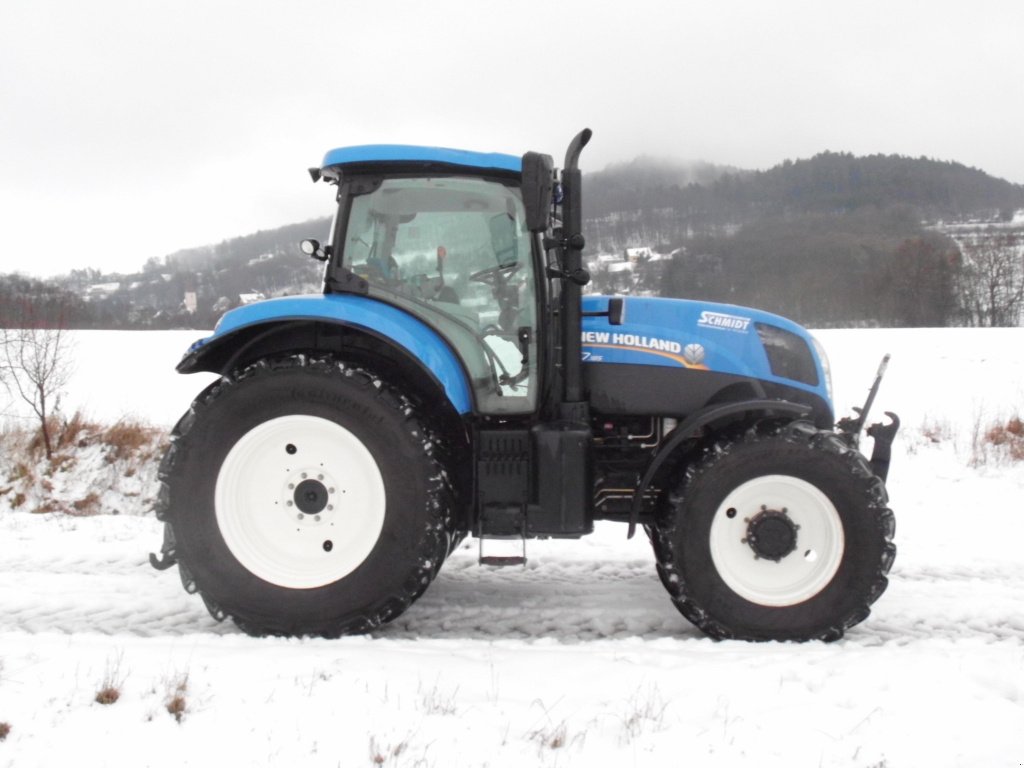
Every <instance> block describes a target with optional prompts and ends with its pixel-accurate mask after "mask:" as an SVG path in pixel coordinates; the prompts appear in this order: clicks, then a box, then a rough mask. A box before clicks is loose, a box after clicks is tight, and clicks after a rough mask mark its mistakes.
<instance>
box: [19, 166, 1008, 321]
mask: <svg viewBox="0 0 1024 768" xmlns="http://www.w3.org/2000/svg"><path fill="white" fill-rule="evenodd" d="M329 207H330V206H329V205H327V204H325V209H324V214H325V215H324V217H323V218H319V219H313V220H311V221H306V222H302V223H297V224H290V225H287V226H283V227H278V228H275V229H267V230H263V231H260V232H256V233H253V234H249V235H245V236H242V237H237V238H232V239H229V240H225V241H223V242H221V243H218V244H215V245H203V246H199V247H195V248H189V249H186V250H181V251H177V252H175V253H171V254H168V255H166V256H165V257H163V258H162V259H150V260H149V261H148V262H147V263H146V264H145V265H142V266H141V268H140V270H139V271H138V272H136V273H132V274H105V273H102V272H99V271H97V270H92V269H82V270H74V271H72V272H71V273H70V274H68V275H65V276H62V277H58V278H54V279H52V280H48V281H41V280H33V279H30V278H25V277H12V276H7V277H3V276H0V299H3V302H2V305H0V306H2V307H3V308H4V309H2V310H0V315H2V316H0V323H13V322H18V317H19V315H21V314H24V311H25V307H26V306H29V307H31V308H32V312H34V313H35V314H36V315H39V316H51V315H54V313H55V312H58V309H57V308H59V314H60V316H61V318H62V319H63V321H65V322H68V323H70V324H72V325H73V326H76V327H112V328H123V327H149V328H174V327H200V328H201V327H210V326H211V325H212V324H213V323H214V322H215V321H216V319H217V317H219V316H220V315H221V314H222V313H223V312H224V311H225V310H226V309H228V308H230V307H232V306H237V305H238V304H240V303H242V302H244V301H247V300H252V299H256V298H259V297H269V296H276V295H284V294H295V293H303V292H317V291H319V290H320V284H319V281H320V271H321V268H320V265H319V263H317V262H314V261H311V260H309V259H307V258H304V257H303V256H302V255H301V254H300V253H299V250H298V245H297V244H298V242H299V241H300V240H301V239H303V238H305V237H317V238H320V239H324V238H326V235H327V230H328V226H329V222H330V218H329V214H330V210H329ZM1020 209H1024V186H1022V185H1018V184H1012V183H1010V182H1007V181H1004V180H1002V179H997V178H995V177H992V176H990V175H988V174H986V173H985V172H984V171H981V170H979V169H976V168H969V167H967V166H965V165H962V164H960V163H955V162H945V161H937V160H930V159H927V158H910V157H904V156H897V155H871V156H866V157H856V156H854V155H851V154H848V153H837V152H824V153H821V154H818V155H815V156H814V157H812V158H809V159H803V160H796V161H790V160H786V161H785V162H783V163H780V164H779V165H777V166H775V167H774V168H771V169H769V170H766V171H748V170H742V169H737V168H732V167H727V166H718V165H714V164H711V163H707V162H701V161H697V162H688V163H687V162H680V161H674V160H666V159H663V158H655V157H650V156H642V157H639V158H637V159H635V160H633V161H632V162H628V163H621V164H616V165H612V166H609V167H607V168H605V169H604V170H602V171H596V172H591V173H587V174H585V176H584V234H585V236H586V239H587V249H586V252H585V255H586V257H587V258H588V259H590V260H592V261H593V260H596V259H598V257H602V255H603V261H602V263H605V264H606V263H607V262H608V260H609V259H614V258H617V257H622V256H623V255H624V254H625V250H626V249H627V248H644V249H647V252H650V253H658V254H661V255H663V256H668V255H671V256H672V258H671V259H660V260H659V261H658V263H657V264H656V265H649V264H645V263H640V264H633V265H631V266H630V268H629V269H628V270H623V271H622V273H621V274H618V275H613V274H612V273H610V272H608V271H607V270H605V271H604V272H602V271H601V270H600V269H598V270H595V274H594V277H595V280H594V283H593V285H592V289H594V290H602V291H614V292H621V293H630V292H647V293H656V294H660V295H668V296H685V297H690V298H702V299H713V300H721V301H728V302H732V303H741V304H755V305H757V306H761V307H764V308H767V309H772V310H775V311H779V312H782V313H784V314H789V315H791V316H793V317H794V318H795V319H797V320H799V321H802V322H805V323H808V324H817V325H863V324H881V325H920V324H929V325H965V324H977V323H978V322H979V321H978V318H979V317H994V316H995V315H993V314H992V313H986V311H985V310H984V309H983V310H980V311H976V310H975V309H969V308H968V305H969V304H970V303H971V301H969V300H968V299H967V298H965V297H964V295H963V294H964V291H965V290H966V289H965V281H966V280H968V279H969V278H970V279H974V280H975V282H977V279H978V277H979V276H978V275H974V276H973V278H972V276H971V275H969V274H968V272H969V271H970V270H971V269H974V267H975V266H976V264H977V258H975V256H972V255H971V254H965V253H964V252H963V250H964V247H965V246H964V240H963V239H962V238H961V239H960V240H954V239H951V238H949V237H947V236H946V235H945V234H944V227H948V226H955V225H960V224H963V223H964V222H974V223H975V225H977V223H978V222H990V223H992V224H999V223H1002V224H1003V225H1006V224H1007V223H1009V222H1012V221H1013V217H1014V212H1015V211H1017V210H1020ZM940 222H941V225H939V223H940ZM936 225H939V226H936ZM1019 229H1020V228H1013V227H1011V229H1010V231H1009V233H1008V239H1007V240H1006V242H1005V243H1004V244H1003V249H1004V251H1005V252H1006V253H1009V254H1011V258H1010V259H1009V262H1010V264H1009V267H1010V268H1011V273H1012V274H1014V275H1017V274H1018V273H1020V272H1022V271H1024V270H1022V268H1021V265H1020V263H1019V262H1020V259H1019V258H1015V257H1013V254H1016V253H1017V251H1018V250H1019V248H1018V246H1019V232H1018V230H1019ZM634 261H636V259H635V257H634ZM640 261H641V262H643V261H644V260H643V259H641V260H640ZM627 272H628V274H627ZM1015 279H1016V278H1015ZM1015 285H1016V283H1014V284H1013V285H1010V286H1008V287H1007V286H1003V287H1002V288H1000V290H1003V288H1005V289H1006V290H1008V291H1009V293H1010V294H1012V293H1013V292H1014V290H1015ZM975 288H977V286H975ZM805 289H810V290H805ZM808 293H813V294H814V296H815V301H812V302H808V301H807V300H806V294H808ZM908 302H909V305H912V306H909V307H908ZM999 316H1000V317H1001V318H1003V320H1004V321H1006V319H1007V318H1011V319H1012V318H1016V317H1018V316H1019V312H1018V311H1017V310H1011V311H1009V312H1004V313H1002V314H1000V315H999ZM1011 324H1013V323H1011Z"/></svg>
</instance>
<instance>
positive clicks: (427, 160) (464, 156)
mask: <svg viewBox="0 0 1024 768" xmlns="http://www.w3.org/2000/svg"><path fill="white" fill-rule="evenodd" d="M377 165H384V166H407V167H415V168H425V169H431V168H434V167H436V168H438V169H448V170H458V169H466V170H470V171H472V172H474V173H480V172H481V171H490V172H494V171H498V172H504V173H516V174H519V173H522V170H523V159H522V158H521V157H516V156H515V155H504V154H501V153H498V152H470V151H467V150H463V149H447V148H445V147H420V146H415V145H411V144H364V145H362V146H356V147H338V148H337V149H332V150H330V151H329V152H328V153H327V154H326V155H324V160H323V163H321V165H320V169H319V170H320V171H321V172H325V171H329V170H330V169H338V170H341V169H343V168H346V167H351V166H377ZM325 175H330V174H329V173H328V174H325Z"/></svg>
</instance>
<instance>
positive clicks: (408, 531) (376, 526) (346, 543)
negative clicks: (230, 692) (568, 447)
mask: <svg viewBox="0 0 1024 768" xmlns="http://www.w3.org/2000/svg"><path fill="white" fill-rule="evenodd" d="M437 448H438V446H437V445H436V441H435V439H434V438H433V437H432V435H431V433H430V431H429V430H428V428H427V427H426V424H425V423H424V421H423V420H422V418H421V417H420V415H418V414H417V412H416V408H415V407H414V405H413V404H412V402H411V401H410V400H409V399H408V398H406V397H405V396H403V395H402V394H401V393H400V392H399V391H398V390H397V389H396V388H395V387H394V386H392V385H389V384H387V383H385V382H384V381H382V380H381V379H380V378H378V377H376V376H374V375H372V374H371V373H369V372H367V371H365V370H363V369H360V368H357V367H351V366H348V365H346V364H344V363H340V362H337V361H334V360H331V359H327V358H324V359H310V358H307V357H305V356H298V355H297V356H293V357H287V358H283V359H277V360H267V361H261V362H259V363H256V364H253V365H251V366H249V367H247V368H246V369H245V370H243V371H240V372H238V373H237V374H236V375H234V376H232V377H231V378H230V379H223V380H221V381H219V382H217V383H215V384H213V385H211V387H209V388H208V389H207V390H206V391H205V392H204V393H203V394H202V395H200V397H199V398H197V400H196V402H195V403H193V406H192V409H191V410H190V411H189V413H188V414H186V416H185V417H183V418H182V420H181V421H180V422H179V424H178V426H177V427H176V428H175V431H174V434H173V436H172V444H171V447H170V449H169V451H168V454H167V456H166V457H165V459H164V462H163V463H162V465H161V481H162V483H163V486H164V487H163V490H162V494H161V499H162V501H161V509H160V516H161V517H162V518H163V519H164V520H165V522H166V524H167V526H168V529H169V530H168V533H167V535H168V541H170V542H171V543H172V547H173V556H174V558H176V559H177V562H178V566H179V570H180V572H181V577H182V582H183V583H184V584H185V588H186V589H187V590H188V591H190V592H199V593H200V594H201V596H202V597H203V599H204V601H205V602H206V605H207V607H208V608H210V611H211V613H213V614H214V616H216V617H217V618H223V617H225V616H230V617H231V618H233V619H234V620H235V622H236V623H237V624H238V625H239V626H240V627H242V628H243V629H244V630H245V631H247V632H249V633H251V634H258V635H259V634H278V635H306V634H312V635H327V636H333V635H339V634H344V633H351V632H365V631H368V630H370V629H373V628H374V627H376V626H378V625H379V624H381V623H382V622H385V621H388V620H390V619H393V618H394V617H395V616H397V615H398V614H399V613H401V612H402V611H403V610H404V609H405V608H406V607H408V606H409V605H410V604H411V603H412V601H413V600H415V599H416V598H417V597H418V596H419V595H420V594H421V593H422V592H423V590H424V589H426V587H427V585H428V584H429V583H430V581H431V579H432V578H433V576H434V574H435V573H436V572H437V570H438V569H439V568H440V566H441V563H442V562H443V560H444V557H445V555H446V554H447V553H448V549H449V546H450V537H451V535H452V523H451V504H452V502H451V490H450V487H449V484H448V480H447V475H446V473H445V472H444V469H443V467H442V466H441V463H440V460H439V459H438V458H437V456H438V455H439V451H438V450H437Z"/></svg>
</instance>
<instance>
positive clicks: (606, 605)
mask: <svg viewBox="0 0 1024 768" xmlns="http://www.w3.org/2000/svg"><path fill="white" fill-rule="evenodd" d="M594 554H595V559H594V560H587V559H582V558H572V559H539V560H534V561H531V562H530V563H529V565H528V566H527V567H525V568H514V569H491V568H485V567H480V566H478V565H477V564H476V558H475V552H473V551H472V550H460V551H459V552H458V553H456V554H455V555H454V556H453V557H452V558H451V559H450V560H449V562H448V563H447V564H446V565H445V567H444V568H443V569H442V571H441V573H440V575H439V576H438V578H437V580H436V581H435V582H434V584H433V585H432V586H431V587H430V589H429V590H428V591H427V592H426V594H425V595H424V596H423V597H422V598H421V599H420V600H419V601H418V602H417V603H416V604H414V605H413V606H412V607H411V608H410V609H409V610H408V611H407V612H406V613H405V614H403V615H402V616H401V617H399V619H398V620H397V621H395V622H394V623H392V624H391V625H388V626H385V627H382V628H381V629H379V630H378V631H377V632H376V633H375V636H377V637H381V638H388V639H402V640H406V639H416V638H431V639H470V640H472V639H479V640H499V639H510V640H523V639H526V640H541V639H546V640H556V641H558V642H565V643H574V642H589V641H593V640H602V639H623V638H642V639H646V640H652V639H659V638H677V639H694V638H699V637H701V635H700V634H699V633H698V632H697V630H696V629H695V628H694V627H692V626H691V625H690V624H689V623H688V622H687V621H686V620H685V619H683V617H682V616H680V615H679V614H678V613H677V612H676V610H675V609H674V608H673V607H672V605H671V603H670V602H669V599H668V596H667V594H666V593H665V590H664V589H663V587H662V585H661V583H660V582H659V581H658V578H657V575H656V573H655V570H654V560H653V556H652V557H651V559H650V560H643V559H609V558H607V557H602V555H603V554H604V553H601V552H595V553H594ZM980 585H981V586H983V594H984V605H985V610H984V611H983V612H982V611H978V610H976V609H977V608H978V606H979V602H978V601H979V599H981V598H979V594H981V593H982V588H981V586H980ZM1021 604H1024V568H1021V567H1008V568H1006V569H1003V568H1000V567H998V566H996V565H992V564H985V565H979V566H977V567H971V566H965V565H958V566H951V567H950V568H945V569H944V568H938V567H935V566H929V567H923V568H905V569H902V570H899V571H898V572H896V573H894V574H893V575H892V577H891V578H890V586H889V590H888V592H887V594H886V595H884V596H883V598H882V599H881V600H880V602H879V603H877V604H876V606H875V610H874V612H873V615H872V616H871V617H870V618H869V619H868V621H867V622H866V623H864V624H861V625H859V626H858V627H856V628H854V629H853V630H851V631H850V632H849V633H848V635H847V642H849V643H852V644H857V645H864V646H874V645H880V644H896V645H902V644H907V643H911V642H916V641H922V640H932V639H945V640H967V639H973V640H980V641H983V642H1015V643H1021V644H1024V618H1021V616H1020V614H1019V609H1018V606H1020V605H1021ZM993 607H995V608H996V609H997V610H993ZM993 615H997V616H1000V617H1001V618H1000V619H998V620H994V619H992V618H991V617H992V616H993ZM11 631H15V632H25V633H41V632H61V633H68V634H72V633H78V632H96V633H100V634H107V635H128V636H135V637H162V636H182V635H190V634H195V633H201V634H202V633H205V634H217V635H222V634H233V633H237V632H238V630H237V629H236V628H235V627H234V625H233V624H231V623H230V622H225V623H217V622H215V621H214V620H213V619H212V618H211V617H210V616H209V615H208V614H207V612H206V609H205V608H204V607H203V604H202V601H201V600H200V599H199V598H198V597H196V596H193V595H187V594H186V593H185V592H184V591H183V590H182V588H181V584H180V581H179V579H178V577H177V574H176V572H175V570H174V569H172V570H171V571H169V572H157V571H155V570H153V569H151V568H150V567H149V563H148V562H147V559H146V553H144V552H138V551H133V552H130V553H129V552H126V551H124V549H123V548H122V550H121V551H119V552H103V553H94V554H89V553H87V552H78V553H73V552H67V551H65V552H62V553H57V554H55V556H54V557H52V558H51V557H49V556H47V555H46V554H45V552H44V551H39V550H35V551H33V550H31V549H29V550H21V551H19V552H17V553H11V552H8V553H6V556H5V555H2V554H0V632H11Z"/></svg>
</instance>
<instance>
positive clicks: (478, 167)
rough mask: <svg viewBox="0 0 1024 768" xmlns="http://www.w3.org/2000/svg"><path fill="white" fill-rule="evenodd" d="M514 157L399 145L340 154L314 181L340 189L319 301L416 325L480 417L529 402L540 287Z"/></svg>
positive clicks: (321, 254)
mask: <svg viewBox="0 0 1024 768" xmlns="http://www.w3.org/2000/svg"><path fill="white" fill-rule="evenodd" d="M521 165H522V161H521V159H520V158H517V157H513V156H510V155H494V154H482V153H474V152H455V151H452V150H441V149H431V148H424V147H406V146H393V145H385V146H371V147H348V148H344V149H338V150H333V151H332V152H329V153H328V154H327V156H326V157H325V158H324V163H323V166H322V168H320V169H314V174H315V178H325V179H327V180H329V181H331V182H333V183H335V184H337V186H338V195H337V198H338V210H337V215H336V216H335V218H334V221H333V222H332V225H331V231H330V234H329V239H328V242H327V245H326V246H324V247H320V246H319V244H318V243H316V242H314V241H305V244H304V249H305V250H306V251H307V253H309V254H310V255H312V256H314V257H317V258H321V259H323V260H324V261H325V263H326V267H325V273H324V292H325V293H326V294H329V295H330V294H345V293H359V294H363V295H366V296H369V297H371V298H373V299H375V300H378V301H381V302H384V303H387V304H391V305H393V306H395V307H397V308H399V309H401V310H403V311H405V312H407V313H409V314H411V315H413V316H414V317H416V318H418V319H419V320H421V321H422V322H424V323H425V324H427V325H428V326H430V327H431V328H432V329H434V330H435V331H436V332H437V333H438V334H440V335H441V337H442V338H444V339H445V340H446V341H447V342H448V343H449V344H450V345H451V347H452V348H453V349H454V350H455V352H456V354H457V355H458V357H459V358H460V360H461V362H462V364H463V365H464V367H465V370H466V371H467V372H468V373H469V379H470V381H471V386H472V389H473V394H474V399H475V404H476V406H475V409H476V411H477V412H478V413H482V414H524V413H532V412H533V411H535V410H536V408H537V405H538V389H539V375H538V366H537V359H538V328H539V317H538V301H537V299H538V296H539V295H540V294H541V293H542V292H543V290H544V286H543V284H542V282H541V281H540V279H539V275H538V269H537V266H536V265H537V263H538V259H537V251H536V248H537V245H536V243H535V237H534V233H532V232H531V231H530V229H529V226H528V222H527V211H526V206H525V204H524V200H523V194H522V184H521Z"/></svg>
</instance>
